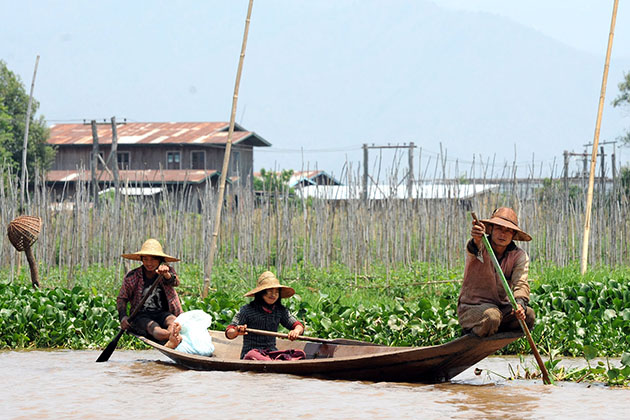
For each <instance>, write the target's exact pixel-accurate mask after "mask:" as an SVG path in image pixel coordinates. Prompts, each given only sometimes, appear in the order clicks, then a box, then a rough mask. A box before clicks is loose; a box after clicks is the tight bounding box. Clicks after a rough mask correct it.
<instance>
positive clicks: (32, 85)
mask: <svg viewBox="0 0 630 420" xmlns="http://www.w3.org/2000/svg"><path fill="white" fill-rule="evenodd" d="M38 65H39V55H38V56H37V58H36V59H35V70H33V81H32V82H31V94H30V96H29V97H28V107H27V109H26V127H25V128H24V145H23V149H22V184H21V187H22V188H21V195H20V207H21V209H22V210H24V191H25V190H26V188H27V187H26V153H27V152H26V151H27V149H28V129H29V126H30V124H31V108H32V105H33V90H34V89H35V76H37V66H38Z"/></svg>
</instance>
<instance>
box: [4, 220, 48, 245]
mask: <svg viewBox="0 0 630 420" xmlns="http://www.w3.org/2000/svg"><path fill="white" fill-rule="evenodd" d="M41 227H42V219H40V218H39V217H34V216H20V217H18V218H15V219H13V220H12V221H11V223H9V226H8V227H7V235H8V236H9V241H11V243H12V244H13V246H14V247H15V249H17V250H18V251H24V250H25V249H26V248H30V247H31V246H32V245H33V244H34V243H35V241H37V237H38V236H39V231H40V229H41Z"/></svg>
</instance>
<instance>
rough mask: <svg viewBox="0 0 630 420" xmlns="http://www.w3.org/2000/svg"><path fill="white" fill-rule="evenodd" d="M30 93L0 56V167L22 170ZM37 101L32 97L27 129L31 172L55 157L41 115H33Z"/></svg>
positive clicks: (35, 111)
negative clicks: (37, 116) (48, 142)
mask: <svg viewBox="0 0 630 420" xmlns="http://www.w3.org/2000/svg"><path fill="white" fill-rule="evenodd" d="M28 100H29V95H28V94H27V93H26V90H25V89H24V86H23V84H22V81H21V80H20V77H19V76H18V75H16V74H15V73H13V72H12V71H11V70H9V69H8V68H7V65H6V63H5V62H4V61H2V60H0V167H2V168H4V169H7V167H8V168H9V169H11V171H12V172H13V173H17V174H19V173H21V171H22V149H23V148H24V131H25V130H26V112H27V109H28ZM38 108H39V102H37V101H36V100H35V99H33V103H32V104H31V116H30V122H29V130H28V151H27V155H26V168H27V173H28V174H29V175H30V176H32V175H33V174H34V173H35V169H36V168H38V169H40V170H41V171H43V170H46V169H48V168H49V167H50V165H51V164H52V162H53V160H54V158H55V150H54V149H53V148H52V147H51V146H50V145H48V144H47V143H46V140H47V139H48V136H49V134H50V133H49V130H48V128H47V127H46V124H45V122H44V117H42V116H40V117H39V118H38V119H35V117H34V116H35V114H36V113H37V109H38Z"/></svg>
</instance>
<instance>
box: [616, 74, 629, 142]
mask: <svg viewBox="0 0 630 420" xmlns="http://www.w3.org/2000/svg"><path fill="white" fill-rule="evenodd" d="M624 78H625V79H624V81H622V82H621V83H619V84H618V85H617V86H618V87H619V96H617V97H616V98H615V100H614V101H613V106H615V107H618V106H630V72H628V73H626V74H624ZM621 141H622V142H623V143H624V144H625V145H626V146H630V130H628V131H627V132H626V134H625V135H624V136H623V137H621Z"/></svg>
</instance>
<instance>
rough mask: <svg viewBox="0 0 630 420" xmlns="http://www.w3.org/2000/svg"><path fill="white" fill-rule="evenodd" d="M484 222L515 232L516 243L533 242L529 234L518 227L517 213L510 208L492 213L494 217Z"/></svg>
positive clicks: (503, 208) (499, 209)
mask: <svg viewBox="0 0 630 420" xmlns="http://www.w3.org/2000/svg"><path fill="white" fill-rule="evenodd" d="M482 222H483V223H491V224H494V225H499V226H503V227H506V228H510V229H512V230H515V231H516V234H514V240H515V241H526V242H527V241H531V240H532V237H531V236H529V234H527V233H525V232H523V230H522V229H521V228H520V227H518V217H516V212H515V211H514V210H512V209H511V208H509V207H499V208H498V209H496V210H495V211H494V212H492V216H490V218H489V219H486V220H482Z"/></svg>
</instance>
